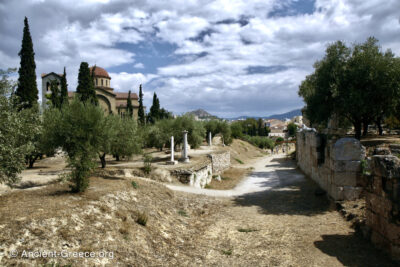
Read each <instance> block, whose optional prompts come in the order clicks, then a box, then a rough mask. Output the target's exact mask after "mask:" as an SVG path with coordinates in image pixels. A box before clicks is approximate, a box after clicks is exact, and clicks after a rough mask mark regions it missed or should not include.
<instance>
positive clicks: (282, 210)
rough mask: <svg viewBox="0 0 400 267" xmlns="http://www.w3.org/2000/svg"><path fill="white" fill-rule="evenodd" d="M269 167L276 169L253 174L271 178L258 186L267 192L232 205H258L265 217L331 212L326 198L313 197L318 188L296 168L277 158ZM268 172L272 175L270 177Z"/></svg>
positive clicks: (238, 200)
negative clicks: (268, 215) (266, 215)
mask: <svg viewBox="0 0 400 267" xmlns="http://www.w3.org/2000/svg"><path fill="white" fill-rule="evenodd" d="M271 162H277V164H271V165H268V167H270V166H274V167H276V168H275V170H274V171H265V172H255V173H252V174H251V176H252V177H260V178H261V177H266V176H267V175H268V176H270V177H271V178H270V179H269V180H268V181H261V182H260V183H261V184H260V187H265V188H266V190H264V191H261V192H255V193H248V194H244V195H241V196H238V197H235V198H234V203H235V204H236V205H241V206H258V207H259V212H260V213H264V214H290V215H296V214H298V215H307V216H311V215H314V214H319V213H323V212H325V211H328V210H331V209H333V208H334V207H333V205H331V204H330V201H329V199H328V198H327V197H326V196H315V194H314V192H315V190H316V189H317V188H318V185H317V184H315V183H314V182H313V181H311V180H309V179H306V178H305V177H304V175H303V174H301V173H300V172H299V171H298V170H297V169H295V163H294V162H293V161H291V160H286V159H285V158H276V159H273V160H272V161H271ZM271 172H275V174H274V175H271Z"/></svg>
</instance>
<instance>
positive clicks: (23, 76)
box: [15, 17, 44, 108]
mask: <svg viewBox="0 0 400 267" xmlns="http://www.w3.org/2000/svg"><path fill="white" fill-rule="evenodd" d="M24 24H25V26H24V35H23V37H22V47H21V51H20V52H19V53H18V55H19V56H20V58H21V63H20V67H19V70H18V74H19V78H18V87H17V90H16V92H15V94H16V95H17V96H18V97H19V101H20V103H21V104H22V105H21V107H22V108H31V107H33V106H37V101H38V89H37V84H36V64H35V52H34V51H33V43H32V37H31V33H30V31H29V24H28V18H27V17H25V20H24ZM43 101H44V100H43Z"/></svg>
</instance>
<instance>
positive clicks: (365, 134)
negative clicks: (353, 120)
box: [362, 120, 369, 136]
mask: <svg viewBox="0 0 400 267" xmlns="http://www.w3.org/2000/svg"><path fill="white" fill-rule="evenodd" d="M368 124H369V121H367V120H365V121H363V134H362V135H363V136H367V134H368Z"/></svg>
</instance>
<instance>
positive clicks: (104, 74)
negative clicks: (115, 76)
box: [90, 66, 111, 79]
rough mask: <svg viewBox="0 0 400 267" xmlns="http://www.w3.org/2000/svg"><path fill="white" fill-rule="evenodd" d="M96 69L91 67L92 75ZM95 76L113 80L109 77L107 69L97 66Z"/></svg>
mask: <svg viewBox="0 0 400 267" xmlns="http://www.w3.org/2000/svg"><path fill="white" fill-rule="evenodd" d="M94 67H95V66H93V67H90V73H92V70H93V68H94ZM94 76H95V77H102V78H108V79H111V77H110V75H108V72H107V71H106V70H105V69H103V68H102V67H98V66H96V68H95V69H94Z"/></svg>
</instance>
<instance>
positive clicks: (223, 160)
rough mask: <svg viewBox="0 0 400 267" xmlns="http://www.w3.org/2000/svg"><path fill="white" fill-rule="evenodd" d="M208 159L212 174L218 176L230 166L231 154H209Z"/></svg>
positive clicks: (226, 152)
mask: <svg viewBox="0 0 400 267" xmlns="http://www.w3.org/2000/svg"><path fill="white" fill-rule="evenodd" d="M208 157H209V158H210V159H211V164H212V171H213V173H214V174H220V173H221V172H223V171H224V170H226V169H228V168H229V167H230V166H231V153H230V152H229V151H224V152H219V153H214V154H210V155H208Z"/></svg>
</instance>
